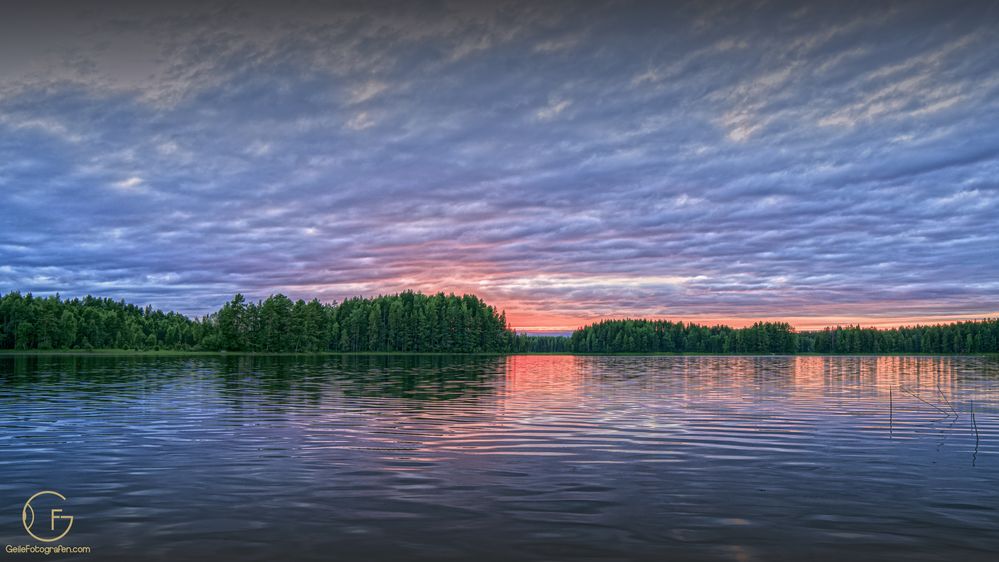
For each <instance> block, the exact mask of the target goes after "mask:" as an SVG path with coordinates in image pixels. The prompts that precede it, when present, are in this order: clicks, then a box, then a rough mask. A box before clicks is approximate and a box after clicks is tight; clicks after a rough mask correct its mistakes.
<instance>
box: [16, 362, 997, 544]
mask: <svg viewBox="0 0 999 562" xmlns="http://www.w3.org/2000/svg"><path fill="white" fill-rule="evenodd" d="M972 411H973V412H974V419H972ZM997 412H999V360H997V359H995V358H985V357H693V356H688V357H682V356H680V357H677V356H672V357H670V356H652V357H638V356H616V357H573V356H510V357H490V356H481V357H468V356H464V357H433V356H317V357H249V356H229V357H225V356H220V357H212V356H198V357H138V356H120V357H115V356H80V357H72V356H41V357H35V356H2V357H0V453H2V455H0V543H3V544H4V545H6V544H12V545H21V544H40V543H37V542H36V541H32V540H30V537H28V536H27V534H26V533H25V529H24V528H23V526H22V521H21V512H22V507H23V505H24V503H25V500H27V499H28V497H29V496H31V495H32V494H34V493H36V492H38V491H40V490H55V491H58V492H60V493H61V494H63V495H64V496H65V497H66V501H65V502H64V503H63V504H62V505H61V506H60V507H62V508H63V509H64V512H65V513H67V514H71V515H72V516H73V517H75V519H74V521H73V526H72V530H71V532H70V533H69V534H68V535H67V536H66V537H65V538H64V539H63V540H62V541H60V544H63V545H89V546H91V548H92V553H91V554H89V555H79V556H77V557H74V559H78V560H87V559H89V560H147V559H153V560H189V559H213V560H279V559H281V560H284V559H287V560H320V559H337V560H408V561H412V560H469V559H472V560H474V559H480V560H518V561H531V560H666V559H676V560H733V561H753V560H789V561H790V560H812V561H814V560H852V561H859V560H899V561H912V560H995V559H997V557H999V554H997V553H999V415H997ZM976 428H977V430H976ZM36 511H37V512H38V514H39V515H38V517H39V521H44V523H45V524H44V525H43V527H48V526H49V518H48V515H47V514H43V512H42V511H38V510H36ZM43 515H44V516H43ZM39 525H40V526H42V525H41V524H39ZM43 558H47V559H53V558H55V557H44V556H41V555H22V556H21V559H26V560H27V559H36V560H38V559H43Z"/></svg>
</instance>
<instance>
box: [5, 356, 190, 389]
mask: <svg viewBox="0 0 999 562" xmlns="http://www.w3.org/2000/svg"><path fill="white" fill-rule="evenodd" d="M195 361H197V360H196V359H192V358H185V357H138V356H127V355H119V356H111V357H108V356H91V355H15V356H8V357H0V384H2V385H3V386H6V387H9V388H26V387H30V388H31V389H32V390H38V391H46V390H48V391H55V392H60V391H73V392H79V393H80V394H81V395H83V396H86V395H94V396H109V397H110V396H115V395H118V394H122V393H135V392H155V391H157V390H159V389H161V388H163V387H164V386H165V385H166V384H169V383H170V382H171V381H175V380H177V379H179V378H181V377H184V376H189V375H190V370H191V369H190V365H191V364H192V363H193V362H195ZM39 396H40V395H39Z"/></svg>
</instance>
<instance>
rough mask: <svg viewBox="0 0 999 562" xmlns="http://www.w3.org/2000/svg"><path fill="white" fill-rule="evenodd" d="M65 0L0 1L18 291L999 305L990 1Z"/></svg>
mask: <svg viewBox="0 0 999 562" xmlns="http://www.w3.org/2000/svg"><path fill="white" fill-rule="evenodd" d="M68 6H69V5H67V7H66V9H63V10H49V9H47V8H45V7H42V6H32V5H30V4H24V5H22V6H18V7H11V8H9V9H10V10H11V11H13V12H15V14H14V15H16V17H5V18H2V19H0V76H2V77H3V79H2V82H0V139H2V140H0V209H2V211H0V291H21V292H33V293H36V294H44V295H47V294H54V293H56V292H59V293H61V294H62V296H64V297H77V296H83V295H86V294H95V295H100V296H111V297H115V298H124V299H127V300H128V301H129V302H134V303H136V304H140V305H146V304H149V305H152V306H154V307H157V308H163V309H168V310H176V311H179V312H182V313H184V314H187V315H191V316H197V315H201V314H205V313H206V312H209V311H214V310H217V309H218V308H219V307H220V306H221V304H222V303H224V302H226V301H227V300H228V299H229V298H230V297H231V296H232V295H233V294H234V293H236V292H242V293H244V294H245V295H247V297H248V298H249V299H251V300H257V299H262V298H265V297H267V296H268V295H271V294H275V293H284V294H287V295H289V296H290V297H292V298H293V299H298V298H305V299H310V298H312V297H318V298H319V299H321V300H323V301H326V302H332V301H340V300H343V299H344V298H347V297H351V296H358V295H361V296H374V295H378V294H387V293H395V292H399V291H404V290H415V291H422V292H425V293H436V292H438V291H444V292H452V291H453V292H456V293H474V294H476V295H478V296H480V297H481V298H482V299H484V300H485V301H486V302H488V303H490V304H492V305H495V306H496V307H497V308H500V309H504V310H505V311H506V313H507V318H508V320H509V322H510V324H511V326H512V327H513V328H515V329H517V330H520V331H533V332H563V331H568V330H572V329H574V328H576V327H579V326H581V325H584V324H587V323H590V322H593V321H596V320H599V319H603V318H624V317H649V318H669V319H674V320H684V321H693V322H698V323H705V324H716V323H724V324H729V325H733V326H745V325H749V324H752V323H753V322H755V321H758V320H784V321H788V322H790V323H791V324H793V325H794V326H795V327H797V328H802V329H804V328H816V327H822V326H827V325H844V324H861V325H864V326H878V327H887V326H896V325H901V324H914V323H939V322H950V321H955V320H969V319H979V318H983V317H987V316H996V315H999V251H997V250H996V248H999V221H997V218H996V217H999V184H997V182H996V177H999V156H997V155H999V80H997V78H996V77H997V74H996V58H995V54H994V53H995V51H996V49H995V46H996V45H997V44H999V26H997V25H994V23H995V6H991V7H990V8H988V9H982V10H978V9H971V8H967V9H963V10H950V9H948V8H947V7H946V6H944V5H943V4H938V3H927V4H919V5H913V6H910V7H909V8H908V9H906V10H898V9H895V8H892V7H891V6H887V5H885V6H878V5H876V4H873V5H870V6H862V7H856V6H854V7H853V8H850V9H845V8H842V7H841V6H836V5H832V4H831V5H829V6H813V5H808V6H807V7H805V6H804V5H803V6H798V7H796V8H795V9H789V8H787V7H785V6H780V5H776V4H774V5H771V4H766V5H761V6H757V5H755V4H740V5H738V7H733V8H731V9H728V8H726V9H717V7H712V6H710V5H708V4H704V3H699V2H691V3H689V4H688V3H646V4H634V5H628V6H627V7H621V6H618V5H617V4H614V3H609V4H606V5H598V4H588V7H587V8H586V9H577V8H578V7H575V6H573V5H570V4H565V5H563V4H559V3H541V4H537V3H533V2H513V3H509V4H505V5H503V6H501V7H493V5H492V4H491V3H485V2H482V3H464V2H463V3H457V4H453V5H448V4H439V5H438V4H434V5H432V6H428V5H422V6H420V7H418V8H417V7H415V6H414V5H409V4H406V3H402V4H394V5H391V6H387V7H386V9H384V10H378V11H370V10H366V9H365V8H363V7H361V6H360V5H358V6H357V7H353V8H350V7H338V8H323V7H321V6H319V5H311V7H310V6H304V7H303V8H302V9H295V10H292V9H280V10H279V9H276V8H264V7H261V8H260V9H256V8H250V7H248V8H247V9H246V10H244V11H240V12H239V13H238V14H233V13H228V12H225V11H224V10H223V11H219V10H215V9H213V8H208V7H202V6H200V5H199V4H194V3H192V4H184V3H171V4H166V5H162V6H160V5H157V6H150V5H140V4H134V5H128V4H126V5H122V6H118V7H116V8H115V11H114V12H113V13H111V12H108V11H102V10H86V9H84V8H83V7H82V6H81V7H76V6H73V7H68ZM989 10H991V11H989ZM137 30H142V32H141V33H140V32H138V31H137Z"/></svg>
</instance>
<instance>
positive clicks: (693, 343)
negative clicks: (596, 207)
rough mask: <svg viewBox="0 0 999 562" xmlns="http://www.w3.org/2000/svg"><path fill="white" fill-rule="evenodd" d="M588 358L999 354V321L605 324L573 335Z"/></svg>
mask: <svg viewBox="0 0 999 562" xmlns="http://www.w3.org/2000/svg"><path fill="white" fill-rule="evenodd" d="M568 349H569V350H572V351H575V352H582V353H587V352H589V353H626V352H642V353H999V318H995V319H989V320H983V321H980V322H956V323H953V324H940V325H935V326H906V327H902V328H891V329H884V330H879V329H876V328H861V327H859V326H847V327H836V328H826V329H824V330H820V331H804V332H796V331H795V330H794V329H793V328H792V327H791V325H790V324H787V323H784V322H757V323H755V324H753V325H752V326H748V327H746V328H730V327H728V326H701V325H698V324H692V323H683V322H670V321H667V320H605V321H603V322H597V323H596V324H593V325H590V326H586V327H585V328H582V329H579V330H576V331H575V332H573V334H572V337H571V338H570V342H569V345H568Z"/></svg>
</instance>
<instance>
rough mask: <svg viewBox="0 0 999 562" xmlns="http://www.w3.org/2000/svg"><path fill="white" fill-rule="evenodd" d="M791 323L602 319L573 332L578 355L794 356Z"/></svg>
mask: <svg viewBox="0 0 999 562" xmlns="http://www.w3.org/2000/svg"><path fill="white" fill-rule="evenodd" d="M797 345H798V340H797V335H796V334H795V332H794V330H793V329H792V328H791V325H790V324H786V323H773V322H757V323H756V324H753V325H752V326H750V327H748V328H730V327H728V326H710V327H708V326H701V325H698V324H693V323H683V322H671V321H669V320H604V321H602V322H597V323H596V324H591V325H589V326H586V327H585V328H581V329H579V330H576V331H575V332H573V334H572V336H571V338H570V347H571V349H572V351H575V352H578V353H629V352H631V353H794V352H796V351H797Z"/></svg>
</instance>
